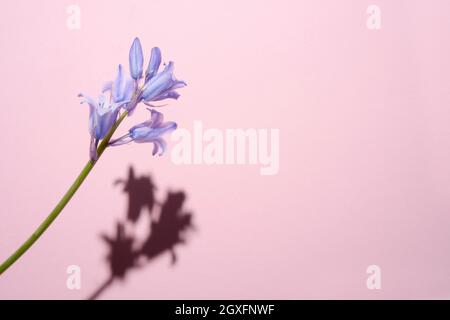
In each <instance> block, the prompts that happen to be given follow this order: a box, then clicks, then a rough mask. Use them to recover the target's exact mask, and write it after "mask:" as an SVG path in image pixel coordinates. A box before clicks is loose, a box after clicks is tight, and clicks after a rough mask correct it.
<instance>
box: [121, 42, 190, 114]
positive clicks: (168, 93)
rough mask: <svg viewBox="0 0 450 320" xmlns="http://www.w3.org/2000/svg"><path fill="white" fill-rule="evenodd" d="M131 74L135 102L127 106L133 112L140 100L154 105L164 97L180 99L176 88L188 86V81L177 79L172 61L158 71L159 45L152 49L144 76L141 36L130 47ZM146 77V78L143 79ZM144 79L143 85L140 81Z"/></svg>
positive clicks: (159, 59) (159, 62)
mask: <svg viewBox="0 0 450 320" xmlns="http://www.w3.org/2000/svg"><path fill="white" fill-rule="evenodd" d="M129 60H130V74H131V77H132V78H133V79H134V80H135V85H136V86H137V87H135V90H136V92H135V94H136V95H135V96H136V101H135V103H131V104H130V105H127V106H125V107H126V109H127V110H128V112H129V113H130V114H131V113H132V111H133V109H134V108H135V107H136V105H137V104H138V103H139V102H143V103H145V104H146V105H149V106H151V107H154V106H153V105H152V104H151V102H154V101H160V100H164V99H178V97H179V96H180V95H179V94H178V93H177V92H176V91H175V90H176V89H179V88H182V87H184V86H186V83H185V82H184V81H181V80H177V79H176V78H175V76H174V74H173V70H174V63H173V62H172V61H170V62H169V63H168V64H167V65H166V66H165V68H164V70H163V71H161V72H160V73H158V71H159V67H160V65H161V60H162V59H161V50H160V49H159V48H158V47H154V48H153V49H152V52H151V55H150V61H149V64H148V67H147V70H146V71H145V77H143V74H142V72H143V64H144V59H143V53H142V46H141V42H140V41H139V38H135V39H134V41H133V44H132V45H131V48H130V54H129ZM143 78H144V79H143ZM141 79H143V85H142V86H139V83H140V81H141Z"/></svg>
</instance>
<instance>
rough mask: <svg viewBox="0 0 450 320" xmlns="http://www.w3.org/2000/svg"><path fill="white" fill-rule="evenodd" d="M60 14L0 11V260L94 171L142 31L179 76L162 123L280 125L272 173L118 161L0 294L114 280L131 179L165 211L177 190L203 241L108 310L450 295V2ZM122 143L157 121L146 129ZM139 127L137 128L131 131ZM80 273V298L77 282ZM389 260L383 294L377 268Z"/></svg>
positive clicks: (140, 276) (128, 8) (86, 291)
mask: <svg viewBox="0 0 450 320" xmlns="http://www.w3.org/2000/svg"><path fill="white" fill-rule="evenodd" d="M374 3H375V4H377V5H378V6H379V7H380V8H381V26H382V27H381V29H380V30H375V31H374V30H368V28H367V27H366V19H367V17H368V15H367V13H366V9H367V7H368V6H369V5H370V4H372V2H369V1H362V0H342V1H334V0H320V1H294V0H292V1H288V0H284V1H275V0H272V1H261V0H258V1H237V0H236V1H230V0H226V1H225V0H224V1H217V0H215V1H210V0H204V1H200V0H195V1H193V0H185V1H163V0H152V1H130V0H128V1H120V2H119V1H84V0H83V1H82V0H76V1H74V2H73V4H76V5H78V6H79V7H80V8H81V29H80V30H69V29H68V28H67V26H66V19H67V17H68V15H67V14H66V8H67V6H69V5H70V4H72V3H70V2H67V1H56V0H54V1H14V2H9V3H8V4H4V5H3V6H2V12H1V19H0V25H1V28H0V45H1V48H2V52H1V59H0V70H1V72H2V78H1V86H2V90H1V92H0V100H1V101H2V106H3V111H2V116H1V117H0V126H1V129H2V134H1V136H0V144H1V146H2V156H1V164H2V165H1V167H0V179H1V184H0V197H1V198H0V199H1V222H0V260H3V259H4V258H6V257H7V256H8V255H9V254H10V253H11V251H13V250H14V249H16V247H17V246H18V245H19V244H21V242H22V241H23V240H24V239H25V238H26V237H27V236H28V235H29V234H30V233H31V232H32V231H33V230H34V228H35V227H36V226H37V224H38V223H39V222H40V221H41V220H42V219H43V218H44V217H45V216H46V215H47V213H48V212H49V211H50V210H51V209H52V208H53V206H54V205H55V203H56V201H57V200H58V199H59V197H60V196H61V195H62V194H63V192H64V191H65V190H66V188H67V187H68V186H69V184H70V183H71V182H72V180H73V179H74V177H75V176H76V174H78V172H79V170H80V169H81V168H82V166H83V165H84V163H85V162H86V160H87V154H88V140H89V134H88V131H87V116H88V108H87V107H86V106H85V105H81V106H80V105H79V99H78V98H77V97H76V95H77V93H78V92H80V91H83V92H86V93H89V94H92V95H94V96H95V95H96V94H97V92H98V90H99V88H100V86H101V85H102V83H103V82H104V81H106V80H109V79H111V78H112V77H113V76H114V73H115V68H116V66H117V64H118V63H123V64H125V65H126V66H127V68H128V63H127V61H128V49H129V46H130V44H131V42H132V40H133V38H134V37H135V36H139V37H140V39H141V41H142V44H143V48H144V52H145V54H146V59H148V55H149V53H150V49H151V47H152V46H156V45H157V46H159V47H160V48H161V49H162V52H163V58H165V59H166V60H168V59H173V60H175V62H176V74H177V76H178V77H179V78H182V79H185V80H187V81H188V84H189V86H188V87H186V88H184V89H182V90H180V93H181V94H182V96H181V98H180V99H179V100H178V101H176V102H171V103H170V106H168V107H167V108H166V109H165V112H166V115H167V117H168V118H171V119H174V120H176V121H177V122H178V123H179V125H180V126H182V127H186V128H191V127H192V124H193V121H194V120H201V121H202V122H203V124H204V126H205V127H206V128H219V129H226V128H279V129H280V170H279V173H278V174H277V175H273V176H262V175H260V174H259V167H258V166H252V165H240V166H237V165H236V166H217V165H212V166H207V165H191V166H189V165H180V166H177V165H175V164H173V163H172V162H171V160H170V153H168V154H167V155H166V156H165V157H161V158H152V157H151V146H149V145H130V146H125V147H121V148H117V149H113V150H108V151H107V152H106V153H105V155H104V157H103V158H102V159H101V161H100V162H99V164H98V166H96V167H95V169H94V171H93V173H92V174H91V175H90V176H89V177H88V179H87V181H86V183H85V184H84V185H83V186H82V188H81V189H80V190H79V192H78V193H77V194H76V195H75V197H74V199H73V200H72V202H71V203H70V204H69V205H68V206H67V208H66V209H65V210H64V212H63V214H62V215H61V216H60V217H59V218H58V220H57V221H56V222H55V223H54V224H53V225H52V226H51V228H50V229H49V230H48V232H47V233H46V234H45V235H44V236H43V237H42V238H41V239H40V240H39V241H38V243H37V244H36V245H35V246H34V247H33V248H32V249H31V250H30V251H29V252H28V253H27V254H26V255H25V256H24V257H23V258H22V259H21V260H20V261H19V262H18V263H17V264H16V265H14V266H13V267H12V268H11V269H10V270H8V271H7V272H6V273H5V274H4V275H2V276H0V298H5V299H6V298H13V299H16V298H33V299H36V298H62V299H84V298H87V297H88V296H89V295H90V294H91V293H92V292H93V291H94V290H95V289H96V288H97V287H98V286H99V285H100V284H101V283H102V282H103V281H104V280H105V279H106V278H107V276H108V268H107V265H106V264H105V261H104V256H105V255H106V253H107V247H106V246H105V244H104V243H102V241H101V240H100V239H99V233H101V232H108V233H110V234H111V233H112V232H113V231H114V225H115V222H116V221H117V220H118V219H122V218H123V215H124V212H125V211H126V205H127V198H126V195H125V194H124V193H122V191H121V188H119V187H114V186H113V182H114V180H116V179H117V178H121V177H122V178H124V177H126V174H127V170H128V167H129V166H130V165H133V167H134V168H135V170H136V173H137V174H138V175H141V174H152V176H153V178H154V180H155V182H156V184H157V185H158V191H157V196H158V197H159V198H164V196H165V193H166V192H167V190H174V191H176V190H184V191H185V192H186V194H187V195H188V199H187V201H186V203H185V208H186V209H187V210H189V211H191V212H193V214H194V223H195V225H196V231H194V232H191V233H189V234H188V237H187V239H188V241H187V244H186V245H184V246H179V247H177V248H176V252H177V255H178V262H177V264H176V265H174V266H171V265H170V260H171V258H170V254H168V253H166V254H164V255H162V256H160V257H159V258H158V259H155V260H154V261H153V262H152V263H151V264H149V265H147V266H145V267H143V268H141V269H139V270H135V271H131V272H130V274H129V275H128V276H127V278H126V279H125V281H123V282H120V281H117V282H114V283H113V284H112V285H111V286H110V288H109V289H108V290H106V291H105V292H104V294H103V295H102V296H101V297H102V298H120V299H128V298H139V299H181V298H182V299H185V298H186V299H197V298H211V299H216V298H236V299H240V298H255V299H260V298H261V299H265V298H270V299H272V298H275V299H278V298H283V299H300V298H369V299H372V298H373V299H378V298H450V235H449V227H450V215H449V209H450V197H449V193H450V178H449V177H450V176H449V173H450V151H449V150H450V126H449V125H448V122H449V119H450V91H449V84H450V82H449V81H450V76H449V75H450V62H449V61H450V60H449V57H450V44H449V30H450V29H449V28H450V19H449V15H448V13H449V12H450V2H449V1H447V0H434V1H425V0H423V1H412V0H408V1H406V0H395V1H392V0H389V1H387V0H377V1H375V2H374ZM135 117H136V118H135V119H133V120H131V119H129V121H128V122H127V125H124V126H123V128H122V130H124V129H126V127H127V126H128V125H130V124H134V123H135V122H136V121H137V120H140V119H143V118H145V117H146V114H145V113H144V111H142V110H141V111H140V112H138V113H137V114H136V115H135ZM138 118H139V119H138ZM73 264H74V265H79V266H80V267H81V270H82V287H81V290H69V289H67V287H66V279H67V274H66V268H67V266H69V265H73ZM373 264H375V265H379V266H380V268H381V271H382V288H381V290H368V289H367V287H366V278H367V277H368V275H367V274H366V268H367V266H369V265H373Z"/></svg>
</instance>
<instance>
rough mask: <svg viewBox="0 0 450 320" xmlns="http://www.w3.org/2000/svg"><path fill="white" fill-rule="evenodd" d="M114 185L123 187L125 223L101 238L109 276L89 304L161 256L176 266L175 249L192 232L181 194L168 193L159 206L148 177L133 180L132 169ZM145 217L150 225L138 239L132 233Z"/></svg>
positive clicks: (189, 217)
mask: <svg viewBox="0 0 450 320" xmlns="http://www.w3.org/2000/svg"><path fill="white" fill-rule="evenodd" d="M114 185H123V192H124V193H126V194H127V197H128V208H127V211H126V212H125V218H124V220H123V221H119V222H117V223H116V231H115V235H113V236H110V235H107V234H104V233H102V234H101V235H100V237H101V239H102V240H103V241H104V243H106V245H107V247H108V254H107V256H106V262H107V264H108V267H109V276H108V278H107V280H106V281H105V282H104V283H103V284H102V285H100V286H99V287H98V288H97V289H96V290H95V291H94V292H93V293H92V295H91V296H90V297H89V299H91V300H94V299H97V298H98V297H99V296H100V295H101V294H102V293H104V291H105V290H107V289H108V288H109V287H110V286H111V284H113V283H114V281H116V280H122V281H123V280H124V279H125V278H126V276H127V274H128V273H129V272H130V271H131V270H138V269H139V268H143V267H145V266H146V265H148V263H150V262H151V261H152V260H154V259H155V258H157V257H159V256H161V255H162V254H164V253H169V254H170V256H171V263H172V264H175V263H176V262H177V256H176V252H175V248H176V247H177V246H178V245H180V244H185V243H186V237H185V235H186V232H188V231H189V230H193V229H194V226H193V222H192V216H193V214H192V213H191V212H186V211H185V210H184V208H183V207H184V203H185V201H186V193H185V192H184V191H176V192H173V191H168V192H167V195H166V197H165V199H164V201H163V202H158V201H157V200H156V198H155V190H156V186H155V184H154V183H153V181H152V179H151V177H150V176H140V177H136V175H135V172H134V169H133V168H132V167H130V168H129V172H128V178H127V179H126V180H123V179H118V180H116V181H115V182H114ZM145 213H147V214H149V215H150V225H149V226H148V229H147V234H146V236H144V237H142V238H138V237H137V235H136V234H135V233H134V232H133V229H134V226H135V225H136V224H137V222H138V221H139V219H140V218H141V217H142V215H143V214H145Z"/></svg>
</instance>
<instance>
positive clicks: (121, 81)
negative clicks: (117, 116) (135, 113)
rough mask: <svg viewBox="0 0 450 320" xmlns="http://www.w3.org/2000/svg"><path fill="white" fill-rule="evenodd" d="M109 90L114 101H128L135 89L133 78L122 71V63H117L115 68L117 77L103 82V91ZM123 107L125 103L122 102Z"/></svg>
mask: <svg viewBox="0 0 450 320" xmlns="http://www.w3.org/2000/svg"><path fill="white" fill-rule="evenodd" d="M108 91H109V92H111V98H112V100H113V101H114V102H115V103H119V102H124V101H125V102H127V103H128V102H129V101H131V98H132V97H133V94H134V93H135V91H136V85H135V82H134V81H133V79H131V78H130V77H129V76H126V75H125V74H124V71H123V67H122V65H120V64H119V67H118V69H117V77H116V79H115V80H114V82H113V81H110V82H108V83H106V84H105V86H104V87H103V92H108ZM124 107H125V109H126V108H127V105H126V104H124Z"/></svg>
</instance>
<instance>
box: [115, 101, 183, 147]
mask: <svg viewBox="0 0 450 320" xmlns="http://www.w3.org/2000/svg"><path fill="white" fill-rule="evenodd" d="M148 110H149V111H150V112H151V115H150V119H149V120H147V121H145V122H143V123H140V124H138V125H135V126H134V127H132V128H131V129H130V130H128V133H127V134H126V135H124V136H122V137H120V138H118V139H116V140H113V141H111V142H110V144H109V145H111V146H119V145H122V144H126V143H129V142H132V141H134V142H136V143H147V142H150V143H153V152H152V154H153V155H155V154H159V155H160V156H161V155H162V154H163V153H164V152H165V151H166V142H165V141H164V140H163V139H162V136H163V135H164V134H166V133H169V132H172V131H173V130H175V129H176V128H177V124H176V123H175V122H171V121H169V122H164V117H163V114H162V113H160V112H158V111H156V110H152V109H148Z"/></svg>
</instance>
